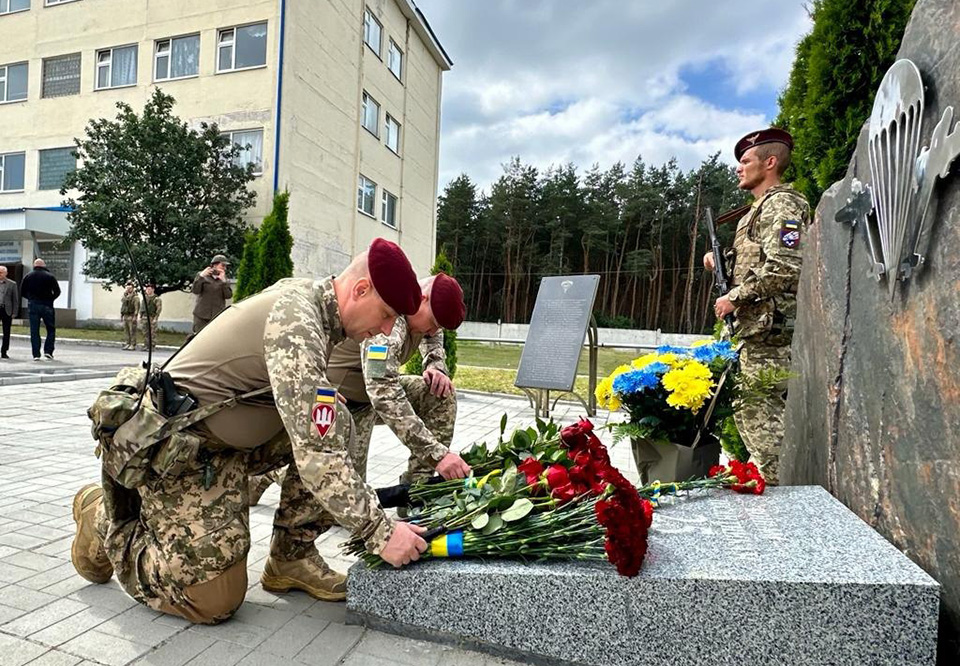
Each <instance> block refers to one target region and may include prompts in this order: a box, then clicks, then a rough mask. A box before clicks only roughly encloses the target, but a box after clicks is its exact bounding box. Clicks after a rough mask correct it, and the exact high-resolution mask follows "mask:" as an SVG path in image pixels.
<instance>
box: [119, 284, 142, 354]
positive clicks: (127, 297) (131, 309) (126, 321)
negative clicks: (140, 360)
mask: <svg viewBox="0 0 960 666" xmlns="http://www.w3.org/2000/svg"><path fill="white" fill-rule="evenodd" d="M139 314H140V299H139V298H138V297H137V292H136V291H131V292H130V293H129V294H128V293H126V292H124V294H123V299H122V300H121V301H120V317H121V318H122V319H123V330H124V331H125V332H126V334H127V343H126V345H124V346H125V347H126V348H127V349H136V347H137V315H139Z"/></svg>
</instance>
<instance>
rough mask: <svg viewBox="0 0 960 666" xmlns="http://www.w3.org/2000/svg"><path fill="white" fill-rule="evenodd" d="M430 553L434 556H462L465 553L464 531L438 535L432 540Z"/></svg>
mask: <svg viewBox="0 0 960 666" xmlns="http://www.w3.org/2000/svg"><path fill="white" fill-rule="evenodd" d="M430 554H431V555H433V556H434V557H460V556H461V555H463V531H457V532H450V533H449V534H442V535H440V536H438V537H437V538H436V539H434V540H433V541H431V542H430Z"/></svg>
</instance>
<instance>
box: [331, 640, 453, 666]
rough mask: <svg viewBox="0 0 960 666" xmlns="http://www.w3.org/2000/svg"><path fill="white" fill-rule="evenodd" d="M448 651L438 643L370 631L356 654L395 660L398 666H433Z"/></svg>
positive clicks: (359, 644) (359, 645)
mask: <svg viewBox="0 0 960 666" xmlns="http://www.w3.org/2000/svg"><path fill="white" fill-rule="evenodd" d="M448 650H449V648H447V647H445V646H442V645H438V644H436V643H427V642H425V641H417V640H413V639H410V638H403V637H401V636H393V635H390V634H385V633H382V632H379V631H368V632H367V633H366V634H364V635H363V637H362V638H361V639H360V642H359V643H357V646H356V648H354V653H363V654H364V655H368V656H373V657H377V658H378V659H383V660H387V661H390V660H393V663H396V664H409V665H412V666H421V665H424V666H426V665H427V664H429V665H430V666H433V665H435V664H437V663H438V662H439V661H440V656H441V655H442V654H443V653H444V652H447V651H448ZM354 653H351V654H354ZM348 661H349V660H348ZM358 663H359V662H358Z"/></svg>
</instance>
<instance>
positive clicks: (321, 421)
mask: <svg viewBox="0 0 960 666" xmlns="http://www.w3.org/2000/svg"><path fill="white" fill-rule="evenodd" d="M310 420H311V421H313V425H314V427H315V428H316V429H317V432H318V433H319V434H320V438H321V439H322V438H324V437H326V436H327V435H328V434H330V432H331V431H332V430H333V424H334V423H335V422H336V420H337V391H336V390H335V389H332V388H318V389H317V400H316V402H315V403H314V405H313V409H312V410H311V411H310Z"/></svg>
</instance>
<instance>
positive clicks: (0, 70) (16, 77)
mask: <svg viewBox="0 0 960 666" xmlns="http://www.w3.org/2000/svg"><path fill="white" fill-rule="evenodd" d="M26 98H27V63H25V62H21V63H17V64H16V65H0V104H2V103H3V102H19V101H21V100H25V99H26Z"/></svg>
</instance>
